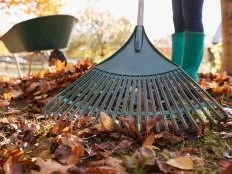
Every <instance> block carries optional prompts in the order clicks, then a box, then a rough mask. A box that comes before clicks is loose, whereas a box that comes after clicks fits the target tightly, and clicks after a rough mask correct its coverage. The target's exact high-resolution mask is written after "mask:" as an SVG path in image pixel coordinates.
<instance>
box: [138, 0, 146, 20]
mask: <svg viewBox="0 0 232 174" xmlns="http://www.w3.org/2000/svg"><path fill="white" fill-rule="evenodd" d="M138 4H139V6H138V18H137V25H143V15H144V0H138Z"/></svg>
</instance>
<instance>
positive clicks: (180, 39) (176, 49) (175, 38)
mask: <svg viewBox="0 0 232 174" xmlns="http://www.w3.org/2000/svg"><path fill="white" fill-rule="evenodd" d="M181 1H182V0H172V11H173V24H174V29H175V32H174V33H173V34H172V61H173V62H174V63H175V64H177V65H179V66H182V61H183V50H184V30H185V24H184V18H183V14H182V2H181Z"/></svg>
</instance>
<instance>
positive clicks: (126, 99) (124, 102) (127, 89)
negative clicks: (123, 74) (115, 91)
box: [121, 78, 132, 115]
mask: <svg viewBox="0 0 232 174" xmlns="http://www.w3.org/2000/svg"><path fill="white" fill-rule="evenodd" d="M131 83H132V79H131V78H129V80H128V83H127V87H126V95H125V97H124V100H123V106H122V111H121V114H122V115H123V114H125V113H126V108H127V102H128V100H129V93H130V87H131Z"/></svg>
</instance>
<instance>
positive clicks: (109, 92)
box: [96, 79, 118, 115]
mask: <svg viewBox="0 0 232 174" xmlns="http://www.w3.org/2000/svg"><path fill="white" fill-rule="evenodd" d="M117 83H118V79H114V80H113V84H112V85H111V87H110V89H109V91H108V93H107V95H106V96H105V98H104V101H103V102H102V104H101V106H100V109H98V111H97V113H96V115H98V114H99V113H100V112H101V111H103V110H104V107H105V105H106V103H107V101H108V100H109V97H110V95H111V92H112V91H113V89H114V87H115V85H116V84H117Z"/></svg>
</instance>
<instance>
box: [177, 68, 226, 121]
mask: <svg viewBox="0 0 232 174" xmlns="http://www.w3.org/2000/svg"><path fill="white" fill-rule="evenodd" d="M178 73H179V72H178ZM180 74H181V76H182V78H183V80H184V81H185V82H186V84H187V85H188V86H189V87H190V88H192V89H193V90H194V91H196V90H195V88H194V87H193V86H192V85H191V84H190V83H189V82H188V81H187V80H186V77H185V76H183V74H182V73H180ZM185 75H186V76H187V74H185ZM194 84H195V83H194ZM197 95H198V96H199V97H200V98H201V100H202V101H204V103H205V104H206V105H207V106H208V108H210V109H211V111H213V113H214V115H215V116H216V117H217V118H218V119H219V120H220V121H221V119H222V118H221V117H220V115H219V114H218V113H217V111H216V110H215V109H214V108H213V107H212V106H211V105H210V104H209V102H207V101H206V100H205V99H204V97H202V96H201V95H200V94H199V93H197ZM212 101H214V100H212ZM210 118H211V120H213V119H212V117H210Z"/></svg>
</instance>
